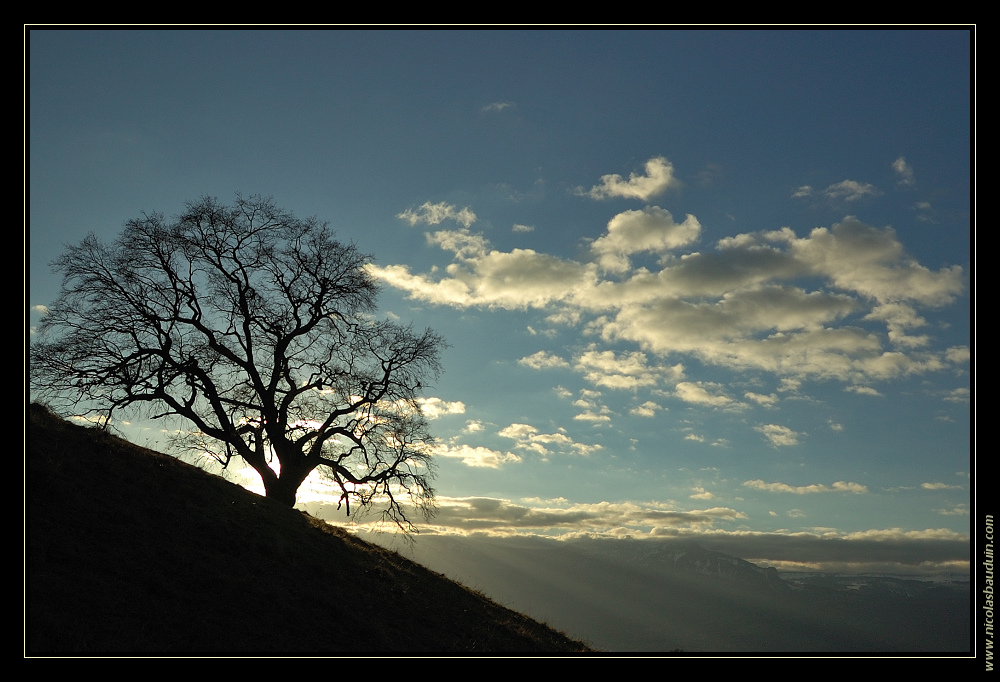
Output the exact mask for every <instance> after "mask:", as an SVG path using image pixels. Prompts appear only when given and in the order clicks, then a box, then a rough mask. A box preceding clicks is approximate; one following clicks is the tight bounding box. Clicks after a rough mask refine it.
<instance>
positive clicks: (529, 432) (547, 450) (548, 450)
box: [497, 424, 601, 457]
mask: <svg viewBox="0 0 1000 682" xmlns="http://www.w3.org/2000/svg"><path fill="white" fill-rule="evenodd" d="M497 435H499V436H502V437H504V438H510V439H512V440H514V441H515V443H516V445H515V447H516V448H517V449H519V450H523V451H526V452H533V453H535V454H537V455H540V456H542V457H546V456H548V455H551V454H553V453H554V452H561V453H563V454H573V455H589V454H591V453H593V452H596V451H597V450H600V449H601V446H600V445H597V444H595V445H588V444H586V443H578V442H576V441H574V440H573V439H572V438H570V437H569V436H567V435H566V434H565V433H561V432H560V433H540V432H539V430H538V429H537V428H535V427H534V426H531V425H530V424H511V425H510V426H507V427H505V428H503V429H501V430H500V431H499V432H498V433H497Z"/></svg>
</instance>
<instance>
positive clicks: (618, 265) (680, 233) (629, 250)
mask: <svg viewBox="0 0 1000 682" xmlns="http://www.w3.org/2000/svg"><path fill="white" fill-rule="evenodd" d="M700 234H701V224H700V223H699V222H698V219H697V218H695V217H694V216H693V215H691V214H688V216H687V217H686V218H685V219H684V222H683V223H680V224H678V223H676V222H674V217H673V216H672V215H671V214H670V211H665V210H663V209H662V208H660V207H659V206H647V207H646V208H644V209H642V210H641V211H625V212H624V213H619V214H618V215H616V216H615V217H614V218H612V219H611V220H610V221H609V222H608V233H607V234H606V235H604V236H603V237H600V238H598V239H597V240H595V241H594V242H593V243H592V244H591V245H590V250H591V251H592V252H593V253H594V254H595V255H596V256H597V259H598V262H600V264H601V267H603V268H604V269H605V270H607V271H609V272H627V271H628V269H629V260H628V256H629V255H630V254H633V253H639V252H643V251H651V252H653V253H664V252H666V251H669V250H671V249H676V248H679V247H681V246H687V245H688V244H691V243H693V242H695V241H697V240H698V237H699V235H700Z"/></svg>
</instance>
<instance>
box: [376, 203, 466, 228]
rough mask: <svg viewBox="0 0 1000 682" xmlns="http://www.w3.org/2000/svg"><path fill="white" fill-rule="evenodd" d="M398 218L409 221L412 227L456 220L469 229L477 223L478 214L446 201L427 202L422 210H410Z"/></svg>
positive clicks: (421, 207) (422, 206)
mask: <svg viewBox="0 0 1000 682" xmlns="http://www.w3.org/2000/svg"><path fill="white" fill-rule="evenodd" d="M396 217H397V218H400V219H402V220H405V221H407V222H408V223H410V225H416V224H417V223H426V224H427V225H437V224H438V223H440V222H442V221H444V220H454V221H455V222H457V223H459V224H461V225H464V226H465V227H469V226H470V225H472V223H474V222H476V214H475V213H473V212H472V209H470V208H469V207H468V206H466V207H465V208H463V209H456V208H455V207H454V206H452V205H451V204H449V203H447V202H445V201H442V202H440V203H438V204H432V203H431V202H429V201H427V202H424V203H423V204H422V205H421V206H420V208H418V209H416V210H414V209H412V208H408V209H406V210H405V211H403V212H402V213H400V214H399V215H397V216H396Z"/></svg>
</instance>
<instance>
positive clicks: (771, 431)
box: [744, 424, 803, 485]
mask: <svg viewBox="0 0 1000 682" xmlns="http://www.w3.org/2000/svg"><path fill="white" fill-rule="evenodd" d="M754 431H758V432H760V433H763V434H764V437H765V438H767V439H768V440H769V441H770V442H771V445H773V446H775V447H781V446H789V445H798V444H799V438H800V437H801V436H802V435H803V434H801V433H797V432H795V431H792V430H791V429H790V428H788V427H787V426H780V425H778V424H764V425H762V426H755V427H754ZM744 485H745V484H744Z"/></svg>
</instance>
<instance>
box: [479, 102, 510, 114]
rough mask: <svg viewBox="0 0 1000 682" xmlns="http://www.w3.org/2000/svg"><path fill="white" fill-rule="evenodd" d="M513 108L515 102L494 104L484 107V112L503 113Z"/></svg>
mask: <svg viewBox="0 0 1000 682" xmlns="http://www.w3.org/2000/svg"><path fill="white" fill-rule="evenodd" d="M513 106H514V103H513V102H492V103H490V104H487V105H486V106H485V107H483V108H482V111H484V112H490V111H503V110H504V109H508V108H510V107H513Z"/></svg>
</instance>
